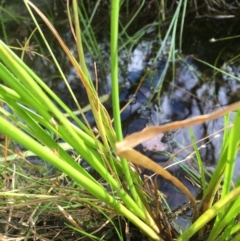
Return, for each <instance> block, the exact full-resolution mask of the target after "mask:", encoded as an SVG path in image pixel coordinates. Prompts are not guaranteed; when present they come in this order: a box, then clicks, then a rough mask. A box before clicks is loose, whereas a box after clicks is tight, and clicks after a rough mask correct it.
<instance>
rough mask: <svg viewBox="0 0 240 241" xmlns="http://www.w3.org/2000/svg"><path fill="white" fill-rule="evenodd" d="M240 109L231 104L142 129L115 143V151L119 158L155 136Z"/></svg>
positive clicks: (238, 105) (239, 106)
mask: <svg viewBox="0 0 240 241" xmlns="http://www.w3.org/2000/svg"><path fill="white" fill-rule="evenodd" d="M239 108H240V101H238V102H236V103H234V104H231V105H229V106H227V107H225V108H223V109H220V110H217V111H214V112H213V113H211V114H206V115H200V116H195V117H193V118H191V119H187V120H183V121H175V122H172V123H169V124H166V125H163V126H148V127H146V128H144V129H143V130H142V131H140V132H135V133H133V134H131V135H129V136H127V137H126V138H125V139H124V140H122V141H121V142H117V143H116V151H117V154H118V155H119V156H121V153H122V152H124V151H125V150H127V149H128V148H131V147H135V146H136V145H138V144H140V143H143V142H145V141H147V140H150V139H151V138H153V137H155V136H156V135H159V134H160V133H163V132H166V131H171V130H176V129H179V128H183V127H186V126H193V125H198V124H202V123H204V122H207V121H210V120H214V119H217V118H219V117H221V116H223V115H225V114H227V113H229V112H231V111H234V110H237V109H239Z"/></svg>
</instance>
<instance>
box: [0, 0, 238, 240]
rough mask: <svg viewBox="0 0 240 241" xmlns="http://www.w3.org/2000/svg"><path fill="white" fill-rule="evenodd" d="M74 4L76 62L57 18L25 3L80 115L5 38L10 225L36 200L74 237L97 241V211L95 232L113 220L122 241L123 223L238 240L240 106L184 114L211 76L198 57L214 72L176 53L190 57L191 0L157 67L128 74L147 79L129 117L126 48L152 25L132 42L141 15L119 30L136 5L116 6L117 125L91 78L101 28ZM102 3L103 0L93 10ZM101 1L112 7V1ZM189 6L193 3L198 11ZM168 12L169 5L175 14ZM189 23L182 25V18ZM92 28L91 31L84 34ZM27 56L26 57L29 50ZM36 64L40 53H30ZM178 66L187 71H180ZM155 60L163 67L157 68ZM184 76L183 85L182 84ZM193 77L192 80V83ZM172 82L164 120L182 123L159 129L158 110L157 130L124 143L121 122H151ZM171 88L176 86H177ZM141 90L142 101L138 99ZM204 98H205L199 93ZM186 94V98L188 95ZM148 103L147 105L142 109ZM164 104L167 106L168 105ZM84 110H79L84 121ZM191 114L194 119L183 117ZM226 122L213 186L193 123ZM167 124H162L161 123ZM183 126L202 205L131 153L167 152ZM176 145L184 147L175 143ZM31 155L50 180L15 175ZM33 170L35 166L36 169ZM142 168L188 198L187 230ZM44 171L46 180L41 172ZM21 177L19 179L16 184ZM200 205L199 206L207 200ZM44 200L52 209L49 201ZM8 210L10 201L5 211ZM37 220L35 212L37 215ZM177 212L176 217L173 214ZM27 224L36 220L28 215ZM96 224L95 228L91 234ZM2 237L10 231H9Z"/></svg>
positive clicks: (162, 233) (179, 11)
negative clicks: (83, 96) (77, 87)
mask: <svg viewBox="0 0 240 241" xmlns="http://www.w3.org/2000/svg"><path fill="white" fill-rule="evenodd" d="M72 2H73V5H72V6H70V5H69V1H67V7H66V8H67V14H68V17H69V26H70V29H71V31H72V36H73V39H74V41H75V44H76V49H77V56H76V55H74V54H73V52H72V51H71V49H70V46H68V45H67V44H66V43H65V41H64V40H63V39H62V37H61V36H60V34H59V32H58V31H57V30H56V29H55V28H54V26H53V24H52V23H51V21H50V20H49V18H48V17H46V16H45V15H44V14H43V13H42V12H41V11H40V10H39V9H38V8H37V7H36V6H35V5H34V4H33V3H32V2H31V1H28V0H24V3H25V6H26V9H28V11H29V13H30V15H31V17H32V21H33V22H34V24H35V26H36V28H37V30H38V33H39V34H40V36H41V38H42V41H43V42H44V44H45V45H46V48H47V49H48V51H49V55H50V56H49V57H48V58H49V59H51V61H52V62H53V63H54V66H55V68H56V69H57V70H58V72H59V76H61V78H62V79H63V81H64V83H65V86H66V91H68V98H72V99H73V100H74V105H75V106H76V107H77V109H78V110H77V112H76V111H75V110H73V109H71V108H69V107H68V106H67V105H66V103H64V101H62V100H61V98H59V96H57V95H56V94H55V93H54V92H53V91H52V90H51V88H49V87H48V86H47V85H46V84H45V82H44V81H43V80H42V79H41V78H40V77H39V76H38V75H37V74H36V73H35V72H34V71H32V70H31V68H29V67H28V65H27V64H26V63H24V62H23V60H21V59H20V58H19V57H18V56H17V55H16V54H15V53H14V52H13V51H12V50H11V49H10V48H9V47H8V46H7V45H6V44H5V43H4V42H3V41H0V59H1V63H0V78H1V80H2V81H3V83H4V84H0V100H1V101H2V104H1V108H0V112H1V115H0V122H1V125H0V132H1V133H2V134H4V136H5V143H4V145H2V149H3V150H4V153H2V157H1V159H0V163H1V168H2V169H1V170H3V171H2V176H3V179H4V182H3V183H6V184H4V185H5V186H7V187H9V186H11V185H10V184H8V180H9V178H8V176H7V175H5V172H6V173H8V172H10V173H12V177H11V181H12V189H13V190H8V191H6V189H4V187H5V186H4V185H2V186H1V189H2V190H1V192H0V197H1V198H0V200H1V206H2V207H1V210H6V209H8V210H10V211H9V218H10V219H11V215H12V213H13V210H14V209H16V208H17V207H27V205H28V206H29V205H31V204H33V203H34V204H36V205H35V206H34V209H33V210H32V214H31V215H30V214H29V216H31V217H32V216H34V217H35V216H36V217H39V216H41V214H42V213H44V212H45V211H46V212H50V213H54V212H55V213H56V209H57V210H59V212H60V213H61V215H62V217H64V218H65V219H66V220H67V221H68V222H69V223H70V224H71V226H72V228H73V229H74V230H77V232H81V233H82V234H83V235H85V236H88V237H90V238H93V239H99V237H97V236H94V233H91V232H90V231H89V230H91V227H92V224H91V221H92V220H93V219H91V217H92V216H94V215H95V213H97V214H96V219H97V224H96V226H97V227H100V226H105V224H106V223H111V225H112V226H113V227H114V230H115V231H114V232H115V233H116V234H117V238H118V239H119V240H124V235H125V236H127V235H129V234H128V231H123V230H121V228H122V227H123V225H120V224H121V222H122V220H123V221H124V222H125V219H126V220H128V221H129V222H130V223H131V224H134V225H135V226H136V227H137V228H138V229H139V230H141V232H142V233H144V234H145V235H146V236H147V237H148V238H150V239H152V240H164V241H166V240H179V241H180V240H184V241H185V240H201V239H204V240H229V238H231V239H232V240H237V237H238V233H239V221H238V210H239V205H240V203H239V200H238V199H239V193H240V189H239V183H240V179H239V178H237V180H236V183H235V186H234V187H233V186H232V185H231V181H232V177H233V171H234V165H235V163H234V161H235V159H236V156H237V154H238V149H239V141H240V135H239V133H240V130H239V128H240V127H239V125H238V123H239V121H240V120H239V118H240V112H239V111H238V109H239V106H240V104H239V102H237V103H235V104H231V105H228V106H226V107H225V108H224V109H219V110H216V111H212V113H211V114H209V110H208V112H206V113H205V112H203V113H199V115H198V114H197V116H196V113H192V112H191V111H189V110H188V108H187V107H186V103H190V101H192V99H191V97H192V96H191V94H190V92H191V91H192V90H193V89H194V88H195V87H196V86H197V85H198V84H199V78H200V76H201V77H202V75H203V74H202V72H201V71H200V70H199V69H198V68H197V67H196V66H195V65H194V64H192V59H193V60H194V61H197V62H200V61H201V62H202V63H203V64H205V65H210V64H209V63H207V62H205V61H202V60H200V59H198V58H196V57H194V56H192V57H191V58H189V57H186V58H185V57H182V55H181V54H179V55H178V53H177V52H178V51H177V49H179V51H180V52H181V51H182V45H183V43H182V35H183V28H184V16H185V14H186V10H187V7H188V6H189V5H188V3H187V2H188V1H183V0H182V1H179V2H178V5H176V6H175V9H174V11H173V12H174V13H173V14H172V18H171V21H170V22H169V27H168V28H167V30H166V31H165V32H164V33H165V36H164V38H163V39H161V47H160V49H159V50H158V51H157V54H156V56H157V57H156V58H155V61H153V64H152V66H155V67H156V66H157V67H156V68H155V69H154V68H152V69H151V70H146V71H143V70H142V69H140V70H136V69H135V71H132V72H131V73H130V74H129V76H128V79H129V82H132V83H131V84H136V83H134V82H136V80H137V79H138V78H136V76H137V77H142V78H140V79H141V80H140V85H139V86H138V84H136V85H137V88H135V90H136V93H133V94H132V97H131V98H126V99H127V100H125V104H126V106H125V107H126V109H125V110H123V112H122V114H121V110H120V104H119V102H120V99H119V98H121V95H123V97H124V98H125V97H129V95H128V94H129V91H128V90H127V91H126V92H124V91H122V92H121V94H120V91H119V79H118V77H119V63H118V61H119V60H118V49H121V48H122V49H123V48H125V47H126V46H127V43H128V44H129V45H130V46H133V43H134V42H135V41H136V39H140V38H141V36H142V33H143V32H144V31H149V29H151V27H152V26H147V27H146V28H145V29H144V30H142V31H143V32H138V33H136V34H134V35H133V36H131V37H129V33H128V31H127V29H128V27H129V25H130V24H131V23H132V22H133V21H134V17H132V18H130V19H128V23H127V24H126V25H124V26H121V24H122V22H121V21H120V20H119V19H120V15H119V13H121V9H122V8H126V9H128V4H129V2H128V1H126V2H124V3H123V2H121V1H117V0H116V1H112V3H111V31H110V53H111V60H110V61H111V64H110V66H111V85H112V86H111V88H112V91H111V94H112V101H111V105H110V107H111V109H112V110H113V123H112V120H111V114H110V113H108V110H109V109H106V108H105V106H104V105H103V103H102V101H101V98H100V97H99V94H98V85H97V84H96V86H95V85H94V82H93V81H92V75H91V74H90V73H89V69H88V65H87V63H86V59H85V55H84V46H87V49H88V50H90V49H91V48H92V49H94V51H95V52H94V51H93V52H94V53H93V55H99V54H100V53H99V51H98V48H97V44H96V42H95V41H96V38H95V36H94V31H93V30H92V29H91V27H89V26H90V25H91V21H92V18H93V15H91V16H90V18H89V19H88V20H89V22H87V21H86V22H84V21H83V19H85V17H86V16H88V15H87V14H86V8H83V7H85V6H84V5H83V4H82V2H81V4H80V5H78V3H77V1H76V0H73V1H72ZM100 2H101V1H97V4H96V8H95V10H96V9H97V6H98V4H100ZM151 2H152V3H151V4H152V5H151V6H150V5H148V6H149V7H152V6H155V5H154V4H155V2H157V1H151ZM207 2H208V1H207ZM101 3H102V4H104V1H102V2H101ZM149 4H150V3H149ZM191 4H192V2H191V3H190V7H191ZM212 4H213V5H211V6H212V7H214V6H216V5H215V4H217V3H215V2H213V3H212ZM143 6H144V1H143V4H141V6H139V7H138V8H137V12H138V11H140V10H141V9H142V7H143ZM162 7H163V11H162V12H161V14H160V15H161V16H158V18H160V17H161V21H162V20H163V19H165V18H166V17H167V14H166V12H165V7H164V6H162ZM195 7H196V8H197V7H198V6H195ZM169 9H171V8H170V7H169ZM146 10H147V8H146ZM92 14H94V12H93V13H92ZM37 15H38V16H40V18H41V21H43V23H44V24H46V26H47V27H48V28H49V29H50V31H51V33H52V34H53V36H54V37H55V38H56V39H57V41H58V43H59V45H60V46H61V48H62V50H63V52H64V54H65V55H66V56H67V58H68V61H69V62H68V63H69V65H70V64H71V65H72V67H73V68H74V69H75V72H74V74H76V76H77V77H76V78H78V79H79V80H81V84H82V86H83V87H84V89H85V91H86V93H87V96H88V100H89V106H90V109H91V111H92V115H93V117H94V123H95V126H96V127H94V128H92V126H91V125H90V124H89V122H88V118H86V116H87V115H85V112H86V109H89V108H86V109H83V108H82V106H81V104H80V103H79V100H78V99H77V98H76V96H75V94H74V92H73V91H72V88H71V86H70V84H69V81H68V79H67V76H66V75H65V74H64V71H63V69H62V66H61V64H60V62H59V61H58V58H57V57H56V54H55V52H54V51H53V48H52V47H51V46H50V45H49V42H48V40H47V39H46V37H45V34H44V33H43V31H42V26H41V25H40V24H39V20H37V19H36V16H37ZM83 16H84V17H83ZM181 17H182V21H180V20H181ZM158 20H159V19H158ZM80 21H83V23H82V24H80ZM119 26H121V28H119ZM178 27H179V28H180V31H179V36H180V37H179V46H178V48H177V47H176V42H177V40H176V38H177V36H178V34H177V29H178ZM85 31H87V34H86V35H85ZM86 36H91V41H90V42H91V44H90V45H88V41H87V38H86ZM123 36H125V37H126V38H124V37H123ZM123 40H126V42H125V43H123V42H124V41H123ZM83 43H85V45H84V44H83ZM119 43H121V46H120V47H118V46H119ZM31 50H32V49H31ZM34 51H35V50H34ZM129 51H130V50H129ZM25 53H26V54H27V53H28V52H26V50H25ZM30 57H31V58H32V57H34V56H32V55H31V56H30ZM159 57H161V60H159V59H158V58H159ZM178 62H179V63H180V66H181V67H180V68H178V66H177V64H178ZM156 63H158V64H157V65H156ZM169 66H171V71H172V76H171V79H172V81H170V80H168V69H169ZM211 68H212V69H214V70H215V71H216V72H222V73H224V74H227V73H226V72H224V71H223V70H221V69H219V68H218V67H216V66H211ZM154 70H155V71H154ZM96 72H97V71H96ZM145 72H146V73H145ZM216 72H215V73H216ZM176 76H178V78H177V81H176V82H174V81H175V77H176ZM95 77H96V79H97V74H96V76H95ZM186 79H187V80H189V82H186ZM167 81H169V82H168V84H169V86H170V87H169V88H168V90H169V91H172V93H174V96H175V97H174V98H169V97H168V96H167V95H165V96H164V97H163V99H164V100H165V102H164V107H165V108H166V109H168V113H167V115H166V116H168V117H174V118H175V119H176V120H177V122H172V123H167V122H166V118H165V119H163V120H164V121H163V122H161V121H162V120H159V119H158V118H157V117H158V113H160V110H155V111H152V112H150V114H148V115H149V116H151V118H152V117H153V116H155V117H156V118H155V119H154V118H153V119H151V121H152V122H153V123H152V124H153V125H151V126H148V127H146V128H145V129H144V130H143V131H142V132H140V133H134V134H132V135H129V136H128V137H126V138H125V139H123V131H122V120H123V119H124V120H125V118H124V116H126V117H127V118H128V116H129V113H133V112H134V113H136V112H138V111H139V109H140V112H141V113H140V114H142V115H144V111H142V110H144V109H145V108H146V109H147V107H146V106H147V105H148V104H149V105H151V107H152V106H154V103H155V102H156V101H155V102H154V99H157V100H162V99H161V98H162V97H161V93H162V87H163V85H164V84H165V82H167ZM96 83H97V81H96ZM172 86H174V88H175V87H176V88H175V89H174V88H171V87H172ZM203 86H204V85H203ZM180 87H182V89H183V87H184V88H185V90H184V91H183V90H182V89H180ZM206 88H207V87H206V86H205V89H204V88H202V89H201V92H200V91H199V93H200V94H201V93H205V92H204V91H205V90H206ZM137 91H139V92H137ZM137 93H140V94H141V95H137ZM200 94H199V96H201V95H200ZM183 96H184V97H185V99H183V98H182V97H183ZM124 98H123V99H124ZM150 99H153V101H150ZM195 101H196V99H195ZM131 102H132V103H131ZM192 102H194V101H192ZM135 104H136V105H135ZM141 105H142V106H141ZM140 106H141V108H139V107H140ZM159 106H160V107H161V105H159ZM163 109H164V108H163ZM163 111H164V110H163ZM233 111H236V113H235V116H234V119H231V120H230V118H228V117H229V115H228V114H229V113H230V112H232V113H233ZM77 113H78V114H79V113H80V116H81V117H80V118H79V116H77ZM204 114H205V115H204ZM145 115H147V114H145ZM191 115H192V117H193V119H186V120H182V119H185V118H186V117H190V116H191ZM223 115H225V117H224V135H223V140H222V147H221V151H220V154H219V161H218V163H217V165H216V169H215V170H214V171H213V174H212V175H211V178H210V180H208V176H207V173H206V170H205V168H204V163H203V160H202V156H201V155H200V148H204V147H203V146H204V144H201V145H199V138H196V135H195V133H194V129H193V128H192V125H193V124H200V123H205V124H206V122H209V121H210V120H213V119H215V118H217V117H220V116H223ZM127 118H126V119H127ZM142 119H143V118H142ZM164 122H165V123H164ZM145 124H146V123H144V125H145ZM159 124H161V126H158V125H159ZM164 124H165V125H164ZM183 127H188V128H186V132H185V134H186V133H187V132H189V136H190V137H189V139H190V140H191V148H192V150H193V151H194V152H193V155H195V156H196V158H195V159H196V161H197V162H196V163H197V164H196V166H195V169H198V170H199V172H198V171H192V170H191V169H190V168H188V167H187V166H186V167H185V168H186V170H187V174H189V176H190V178H189V177H188V178H189V179H190V182H192V183H197V184H198V185H199V186H200V187H201V190H202V193H201V194H199V195H200V197H198V198H197V197H196V196H194V195H193V194H192V192H191V190H189V188H188V186H187V185H185V183H184V182H182V181H181V180H180V179H178V178H177V177H176V176H174V175H173V174H172V173H170V172H168V171H167V170H166V169H165V168H164V167H162V166H160V165H158V164H157V163H156V162H154V161H152V160H150V158H148V157H147V156H145V155H143V154H142V153H140V152H138V151H137V150H134V149H132V147H134V146H135V145H137V144H139V143H142V144H143V145H142V146H143V147H145V149H147V150H145V151H146V152H147V151H156V149H157V150H158V151H166V150H167V145H168V143H161V140H162V138H163V133H165V132H166V131H171V130H173V129H179V128H183ZM166 136H167V134H166ZM9 138H10V140H11V142H12V143H14V142H15V143H17V144H20V145H21V146H19V147H20V148H22V147H24V148H25V149H23V150H17V151H13V150H11V148H10V147H9V146H8V142H9ZM151 138H154V139H151ZM195 138H196V140H195ZM200 141H202V140H200ZM173 144H174V145H176V143H173ZM174 145H173V146H174ZM178 148H179V146H178ZM29 156H38V157H40V158H41V159H42V160H44V161H45V162H47V163H49V164H51V165H52V166H53V167H54V168H53V169H52V170H51V171H49V167H48V168H47V171H48V173H44V171H42V170H41V176H40V177H39V178H36V177H35V176H33V174H32V173H31V172H26V173H27V174H28V175H23V174H22V173H21V172H23V171H24V169H26V168H28V166H27V167H25V165H22V166H21V168H22V169H20V170H21V171H17V172H16V163H15V162H14V161H18V160H17V159H16V158H19V159H22V160H26V158H27V157H29ZM189 157H192V156H190V155H188V156H187V157H186V158H189ZM84 162H85V163H87V165H88V167H89V166H90V167H91V168H92V169H93V170H94V173H90V172H88V169H87V168H84ZM19 164H20V162H17V165H18V166H19ZM27 164H28V165H29V167H30V165H31V164H30V163H27ZM134 164H136V165H134ZM139 166H141V167H143V169H148V170H151V171H152V172H153V173H154V174H156V173H157V174H158V175H159V176H162V177H163V178H164V179H166V180H169V181H170V182H171V183H173V184H174V186H175V190H176V194H175V195H176V196H177V195H179V193H180V191H181V192H182V193H184V194H185V195H186V197H187V198H188V200H189V201H190V202H189V204H188V207H187V209H188V210H189V212H190V213H191V214H190V216H191V218H190V219H191V221H192V223H191V224H190V225H189V226H188V227H187V228H186V229H184V230H182V232H180V230H176V228H175V225H174V221H172V220H173V219H174V218H176V216H177V215H178V214H177V212H175V213H174V212H172V213H168V212H166V210H165V209H164V208H163V206H162V202H163V201H162V200H164V197H163V195H162V194H161V193H160V191H161V186H160V188H159V186H158V184H157V182H158V179H155V180H154V178H152V179H151V178H150V177H149V178H146V176H145V177H144V174H146V173H144V172H143V175H142V174H141V171H142V170H141V169H140V168H139ZM56 169H57V170H56ZM37 172H39V173H40V171H38V170H37ZM22 176H23V177H24V178H23V177H22ZM99 176H100V178H99ZM149 176H150V175H149ZM144 178H146V179H144ZM16 179H17V180H18V182H16ZM28 180H31V181H32V182H36V183H35V186H34V188H33V187H32V185H28V186H27V187H26V185H25V184H26V183H27V181H28ZM146 180H147V181H146ZM158 189H160V190H158ZM197 199H200V203H199V201H198V200H197ZM6 200H7V201H6ZM160 200H161V201H160ZM46 202H47V204H45V203H46ZM6 203H8V206H7V207H6V205H5V204H6ZM166 206H167V205H166ZM93 210H94V211H93ZM180 210H181V211H180V212H181V213H182V212H184V208H181V209H180ZM70 212H71V215H70V214H69V213H70ZM74 212H79V214H80V217H81V219H84V218H86V219H87V220H86V223H87V224H86V223H85V226H84V228H85V227H86V229H87V230H88V231H87V232H86V231H84V228H82V225H84V221H83V220H79V217H77V215H74ZM36 213H37V215H35V214H36ZM174 215H175V217H173V216H174ZM72 217H73V218H72ZM83 217H84V218H83ZM102 217H104V218H105V223H100V221H99V220H100V219H101V218H102ZM27 220H29V219H28V218H27ZM41 220H44V218H41ZM128 221H126V222H125V225H126V226H125V227H126V230H127V229H129V224H128ZM31 222H32V221H31ZM189 222H190V221H189ZM32 223H33V222H32ZM6 225H7V226H5V228H6V230H8V228H9V226H8V223H7V224H6ZM27 225H29V226H27V229H28V230H30V231H26V233H27V234H26V236H29V237H30V236H31V235H32V231H31V226H30V224H29V222H28V224H27ZM31 225H32V224H31ZM33 225H35V223H34V224H33ZM96 226H94V224H93V227H96ZM0 232H4V231H3V230H1V227H0ZM130 232H131V230H130ZM35 233H36V232H35ZM35 233H34V235H35ZM104 235H106V234H105V233H103V234H102V236H103V237H104ZM34 237H35V236H34ZM36 237H37V236H36ZM30 238H31V237H30ZM74 238H75V237H74ZM106 239H107V238H106Z"/></svg>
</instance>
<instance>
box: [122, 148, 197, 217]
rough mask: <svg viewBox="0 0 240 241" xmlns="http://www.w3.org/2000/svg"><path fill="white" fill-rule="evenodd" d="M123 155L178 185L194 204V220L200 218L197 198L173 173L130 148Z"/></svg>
mask: <svg viewBox="0 0 240 241" xmlns="http://www.w3.org/2000/svg"><path fill="white" fill-rule="evenodd" d="M120 156H121V157H123V158H126V159H127V160H128V161H131V162H133V163H135V164H137V165H140V166H143V167H145V168H147V169H149V170H151V171H153V172H155V173H157V174H158V175H161V176H162V177H164V178H165V179H167V180H169V181H171V182H172V183H173V184H174V185H175V186H176V187H178V188H179V189H180V190H181V191H182V192H183V193H184V194H185V195H186V196H187V197H188V198H189V199H190V202H191V204H192V207H193V210H194V215H193V220H196V219H197V218H198V209H197V205H196V202H195V198H194V197H193V196H192V194H191V193H190V191H189V190H188V189H187V188H186V187H185V186H184V185H183V184H182V183H181V182H180V181H179V180H178V179H177V178H176V177H174V176H173V175H171V174H170V173H169V172H168V171H167V170H165V169H164V168H163V167H161V166H159V165H158V164H157V163H156V162H154V161H152V160H151V159H149V158H148V157H146V156H144V155H142V154H141V153H140V152H138V151H136V150H133V149H131V148H128V149H127V150H125V151H123V152H121V155H120Z"/></svg>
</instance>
